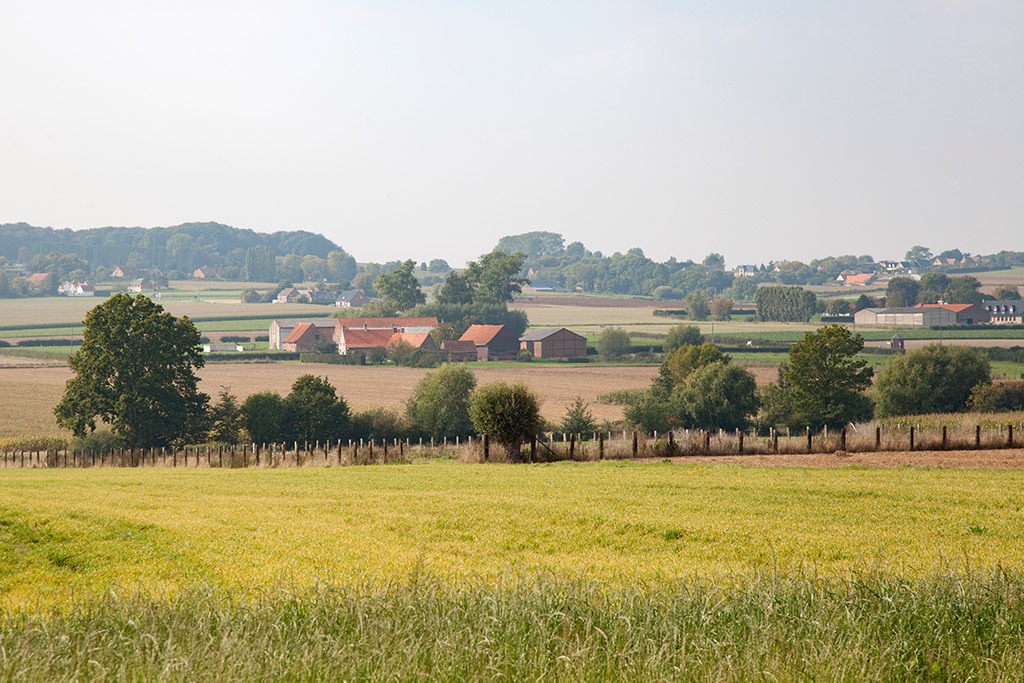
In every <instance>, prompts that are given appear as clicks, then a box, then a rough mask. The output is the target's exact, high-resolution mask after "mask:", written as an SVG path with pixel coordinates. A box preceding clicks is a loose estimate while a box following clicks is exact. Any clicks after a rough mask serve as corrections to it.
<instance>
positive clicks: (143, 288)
mask: <svg viewBox="0 0 1024 683" xmlns="http://www.w3.org/2000/svg"><path fill="white" fill-rule="evenodd" d="M126 289H127V290H128V291H129V292H136V293H137V292H152V291H153V283H152V282H150V281H149V279H148V278H144V277H138V278H135V279H134V280H132V281H131V282H130V283H128V287H127V288H126Z"/></svg>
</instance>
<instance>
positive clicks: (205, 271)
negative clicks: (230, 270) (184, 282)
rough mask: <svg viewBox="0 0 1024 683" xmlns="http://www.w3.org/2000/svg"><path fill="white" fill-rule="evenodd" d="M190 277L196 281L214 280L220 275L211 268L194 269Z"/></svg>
mask: <svg viewBox="0 0 1024 683" xmlns="http://www.w3.org/2000/svg"><path fill="white" fill-rule="evenodd" d="M192 277H194V278H196V279H197V280H216V279H217V278H219V277H220V274H219V273H218V272H217V271H216V270H214V269H213V268H209V267H207V268H196V269H195V270H194V271H192Z"/></svg>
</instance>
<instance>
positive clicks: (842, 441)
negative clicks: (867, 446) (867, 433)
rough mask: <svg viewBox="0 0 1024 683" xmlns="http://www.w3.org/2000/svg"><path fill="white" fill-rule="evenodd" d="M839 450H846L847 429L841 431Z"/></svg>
mask: <svg viewBox="0 0 1024 683" xmlns="http://www.w3.org/2000/svg"><path fill="white" fill-rule="evenodd" d="M839 450H841V451H845V450H846V427H845V426H844V427H843V428H842V429H840V430H839Z"/></svg>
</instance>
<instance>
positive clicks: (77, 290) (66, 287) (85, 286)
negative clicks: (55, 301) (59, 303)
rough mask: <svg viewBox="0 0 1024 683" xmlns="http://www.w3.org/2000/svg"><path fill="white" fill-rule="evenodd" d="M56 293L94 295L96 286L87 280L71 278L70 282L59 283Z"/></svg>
mask: <svg viewBox="0 0 1024 683" xmlns="http://www.w3.org/2000/svg"><path fill="white" fill-rule="evenodd" d="M57 293H58V294H61V295H63V296H96V288H95V287H93V286H92V285H90V284H89V283H88V282H79V281H78V280H71V281H70V282H62V283H60V287H58V288H57Z"/></svg>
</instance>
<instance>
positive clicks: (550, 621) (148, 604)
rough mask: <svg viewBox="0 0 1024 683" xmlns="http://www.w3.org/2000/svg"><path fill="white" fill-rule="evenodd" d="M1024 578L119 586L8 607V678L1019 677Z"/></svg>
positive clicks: (0, 623) (1, 667)
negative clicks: (304, 588)
mask: <svg viewBox="0 0 1024 683" xmlns="http://www.w3.org/2000/svg"><path fill="white" fill-rule="evenodd" d="M1022 597H1024V578H1022V577H1021V576H1019V575H1015V574H1006V573H1005V572H1003V571H1001V570H993V571H991V572H990V573H986V574H982V575H971V574H962V573H961V574H956V573H949V574H945V575H936V576H932V577H931V578H928V579H923V580H915V581H910V580H904V579H900V578H895V577H892V576H885V575H879V576H865V577H861V578H856V579H854V580H847V581H836V580H822V579H818V578H815V577H809V576H777V575H762V576H756V577H753V578H748V579H746V580H740V581H735V582H733V583H730V584H728V585H727V584H718V583H715V582H712V581H710V580H701V579H697V580H694V581H690V582H685V583H678V584H672V585H660V586H654V587H652V586H640V585H637V586H633V587H627V588H620V589H608V588H603V587H600V586H599V585H598V584H595V583H583V582H579V583H570V582H561V581H557V580H545V579H539V580H535V581H527V582H523V583H520V584H516V585H496V586H495V585H491V586H484V585H471V584H451V583H442V582H435V581H433V580H428V581H420V582H418V583H412V584H402V585H397V584H396V585H391V586H387V587H384V588H337V587H331V586H321V587H319V588H318V589H315V590H311V591H310V592H307V593H301V594H291V593H289V592H287V591H281V592H278V593H276V594H272V595H267V596H264V597H256V598H251V597H250V598H246V597H242V596H239V595H237V594H231V593H225V592H218V591H216V590H204V589H196V590H193V591H191V592H186V593H184V594H181V595H179V596H177V597H173V598H167V599H165V600H153V599H150V598H143V597H137V596H136V597H122V596H119V595H116V594H111V595H108V596H106V597H102V598H99V599H96V600H91V601H86V602H81V603H79V604H77V605H75V606H73V607H71V608H66V609H61V610H58V611H52V612H47V613H24V612H20V613H12V614H6V615H3V616H0V679H4V680H57V679H68V680H70V679H136V680H142V679H146V680H149V679H164V680H252V679H261V680H262V679H303V680H308V679H332V680H340V679H349V680H352V679H359V680H366V679H375V680H380V679H385V680H413V679H415V680H473V679H475V680H481V679H487V680H492V679H496V678H508V679H511V680H536V679H545V680H660V679H689V680H755V679H761V680H763V679H769V680H774V679H781V680H795V679H812V680H814V679H825V680H945V679H953V680H967V679H973V680H1020V679H1021V678H1022V676H1024V609H1022V607H1024V605H1022Z"/></svg>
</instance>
